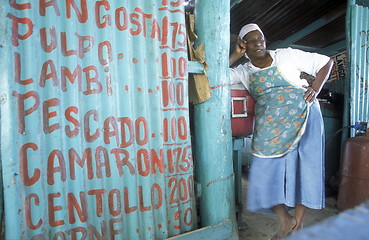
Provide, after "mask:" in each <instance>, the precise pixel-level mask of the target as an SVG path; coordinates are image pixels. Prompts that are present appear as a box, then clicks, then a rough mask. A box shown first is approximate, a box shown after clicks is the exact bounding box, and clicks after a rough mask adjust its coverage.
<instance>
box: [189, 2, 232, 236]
mask: <svg viewBox="0 0 369 240" xmlns="http://www.w3.org/2000/svg"><path fill="white" fill-rule="evenodd" d="M229 7H230V6H229V1H226V0H222V1H213V0H202V1H196V6H195V20H196V21H195V32H196V34H197V35H198V41H197V44H200V43H204V45H205V61H206V63H207V65H208V66H209V69H208V70H206V74H207V76H208V78H209V82H210V87H211V89H212V97H211V98H210V99H208V100H207V101H205V102H203V103H201V104H197V105H195V106H194V129H195V136H196V138H195V151H194V152H195V156H196V158H195V159H196V161H195V164H196V167H195V170H196V179H197V180H198V181H199V183H200V184H201V186H202V194H201V199H200V215H201V223H202V224H203V226H211V225H215V224H218V223H220V222H222V221H224V220H225V219H231V220H232V222H233V235H232V238H233V239H236V238H238V237H237V224H236V221H235V200H234V198H235V196H234V172H233V166H232V165H233V164H232V132H231V126H230V79H229V67H228V66H229V61H228V56H229V53H228V51H229V39H230V37H229Z"/></svg>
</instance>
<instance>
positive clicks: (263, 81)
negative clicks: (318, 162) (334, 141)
mask: <svg viewBox="0 0 369 240" xmlns="http://www.w3.org/2000/svg"><path fill="white" fill-rule="evenodd" d="M249 89H250V94H251V95H252V96H253V97H254V99H255V101H256V104H255V128H254V134H253V139H252V153H253V155H255V156H257V157H261V158H273V157H281V156H283V155H284V154H286V153H288V152H290V151H292V150H293V149H295V147H296V146H297V144H298V142H299V140H300V138H301V136H302V134H303V133H304V131H305V126H306V122H307V121H306V120H307V116H308V113H309V107H308V105H307V103H306V101H305V100H304V94H305V90H304V89H301V88H297V87H295V86H293V85H291V84H290V83H289V82H287V81H286V80H285V79H284V78H283V76H282V75H281V73H280V72H279V70H278V69H277V67H269V68H266V69H263V70H260V71H258V72H255V73H252V74H251V75H250V78H249Z"/></svg>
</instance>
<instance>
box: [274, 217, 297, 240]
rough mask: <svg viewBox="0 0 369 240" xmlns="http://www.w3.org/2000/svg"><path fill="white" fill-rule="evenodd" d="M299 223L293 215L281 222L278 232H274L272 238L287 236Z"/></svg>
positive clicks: (275, 239)
mask: <svg viewBox="0 0 369 240" xmlns="http://www.w3.org/2000/svg"><path fill="white" fill-rule="evenodd" d="M297 224H298V223H297V220H296V218H295V217H291V218H290V219H289V220H287V221H286V222H283V223H281V225H280V227H279V231H278V233H276V234H274V235H273V236H272V238H271V240H278V239H281V238H284V237H287V236H288V235H289V234H290V233H291V232H292V231H295V228H296V227H297Z"/></svg>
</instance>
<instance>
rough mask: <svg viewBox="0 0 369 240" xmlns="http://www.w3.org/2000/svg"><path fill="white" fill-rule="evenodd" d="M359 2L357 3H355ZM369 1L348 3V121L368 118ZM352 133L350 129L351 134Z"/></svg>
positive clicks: (352, 121)
mask: <svg viewBox="0 0 369 240" xmlns="http://www.w3.org/2000/svg"><path fill="white" fill-rule="evenodd" d="M357 2H360V5H359V4H356V3H357ZM368 19H369V1H367V0H365V1H350V2H349V3H348V19H347V21H348V24H347V26H348V39H349V41H348V43H349V46H348V50H349V58H350V60H349V66H350V78H349V82H350V91H351V94H350V123H351V125H353V124H355V122H359V121H365V122H367V121H368V120H369V98H368V96H369V21H368ZM353 135H354V131H352V133H351V136H353Z"/></svg>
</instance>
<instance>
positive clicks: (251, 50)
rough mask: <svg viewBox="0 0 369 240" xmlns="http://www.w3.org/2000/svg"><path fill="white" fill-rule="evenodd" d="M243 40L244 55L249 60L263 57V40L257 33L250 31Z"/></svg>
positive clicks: (264, 48)
mask: <svg viewBox="0 0 369 240" xmlns="http://www.w3.org/2000/svg"><path fill="white" fill-rule="evenodd" d="M243 39H244V40H245V41H246V54H247V56H248V57H249V58H250V59H253V58H260V57H265V55H266V53H267V52H266V45H265V39H264V36H263V35H262V34H261V33H260V32H259V31H257V30H255V31H251V32H249V33H248V34H246V36H245V37H244V38H243Z"/></svg>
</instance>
